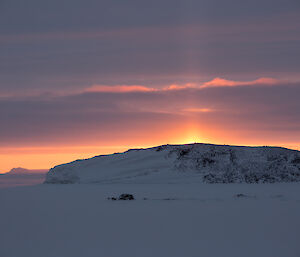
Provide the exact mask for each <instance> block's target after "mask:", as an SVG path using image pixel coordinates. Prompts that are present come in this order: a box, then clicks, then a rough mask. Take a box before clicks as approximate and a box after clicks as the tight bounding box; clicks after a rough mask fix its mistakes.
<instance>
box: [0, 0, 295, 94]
mask: <svg viewBox="0 0 300 257" xmlns="http://www.w3.org/2000/svg"><path fill="white" fill-rule="evenodd" d="M299 10H300V4H299V1H298V0H297V1H296V0H272V1H271V0H260V1H258V0H255V1H250V0H249V1H248V0H247V1H238V0H227V1H223V0H213V1H212V0H201V1H196V0H180V1H176V0H175V1H174V0H166V1H140V0H132V1H108V0H107V1H96V0H88V1H82V0H81V1H79V0H76V1H75V0H60V1H58V0H54V1H40V0H28V1H8V0H4V1H1V4H0V52H1V56H0V58H1V59H0V93H1V92H9V91H16V90H20V91H26V90H32V89H35V88H43V89H48V90H49V89H53V88H56V89H61V88H66V89H70V88H73V89H74V88H80V87H82V86H87V85H91V84H121V83H122V84H148V85H149V84H163V83H173V82H177V81H179V80H187V81H191V79H192V78H194V79H195V80H196V81H197V80H199V79H200V80H201V79H202V80H208V79H210V78H211V77H216V76H226V77H228V78H232V79H239V78H241V77H243V76H244V77H245V78H247V79H248V78H251V79H253V78H254V77H261V76H281V74H283V75H284V74H285V73H292V74H294V76H297V74H298V75H299V68H300V48H299V47H298V46H299V43H300V36H299V35H300V18H299V15H298V14H299Z"/></svg>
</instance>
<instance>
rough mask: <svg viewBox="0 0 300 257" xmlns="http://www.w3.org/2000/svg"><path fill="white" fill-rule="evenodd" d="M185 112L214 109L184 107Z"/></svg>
mask: <svg viewBox="0 0 300 257" xmlns="http://www.w3.org/2000/svg"><path fill="white" fill-rule="evenodd" d="M183 111H184V112H196V113H197V112H213V111H214V110H213V109H210V108H187V109H183Z"/></svg>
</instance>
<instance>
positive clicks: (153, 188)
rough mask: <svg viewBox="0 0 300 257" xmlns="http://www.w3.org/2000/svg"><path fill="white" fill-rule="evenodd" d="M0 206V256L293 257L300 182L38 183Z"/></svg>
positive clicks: (2, 198) (297, 248)
mask: <svg viewBox="0 0 300 257" xmlns="http://www.w3.org/2000/svg"><path fill="white" fill-rule="evenodd" d="M122 193H129V194H133V195H134V197H135V199H136V200H133V201H111V200H108V199H107V198H108V197H112V196H119V195H120V194H122ZM144 198H147V200H144ZM0 203H1V212H0V217H1V218H0V256H1V257H201V256H204V257H254V256H255V257H299V256H300V244H299V238H300V219H299V217H300V183H274V184H199V183H194V184H192V183H186V184H185V183H182V184H128V183H127V184H116V183H114V184H102V185H99V184H73V185H56V184H55V185H53V184H43V185H37V186H30V187H17V188H4V189H3V188H2V189H0Z"/></svg>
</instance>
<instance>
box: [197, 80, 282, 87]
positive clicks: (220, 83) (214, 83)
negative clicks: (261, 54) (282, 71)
mask: <svg viewBox="0 0 300 257" xmlns="http://www.w3.org/2000/svg"><path fill="white" fill-rule="evenodd" d="M281 82H282V81H280V80H277V79H274V78H259V79H256V80H253V81H234V80H227V79H222V78H214V79H213V80H211V81H208V82H205V83H203V84H202V85H201V88H206V87H235V86H251V85H279V84H280V83H281Z"/></svg>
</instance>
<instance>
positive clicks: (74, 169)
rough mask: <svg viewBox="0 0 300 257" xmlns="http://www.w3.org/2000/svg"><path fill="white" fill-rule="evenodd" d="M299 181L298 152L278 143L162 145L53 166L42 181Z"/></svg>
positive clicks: (299, 155)
mask: <svg viewBox="0 0 300 257" xmlns="http://www.w3.org/2000/svg"><path fill="white" fill-rule="evenodd" d="M188 181H190V182H206V183H242V182H245V183H274V182H296V181H300V152H299V151H296V150H289V149H285V148H280V147H244V146H227V145H211V144H189V145H163V146H158V147H153V148H148V149H132V150H128V151H127V152H124V153H117V154H111V155H102V156H96V157H94V158H91V159H86V160H77V161H74V162H71V163H68V164H62V165H59V166H56V167H54V168H52V169H50V171H49V172H48V173H47V176H46V180H45V183H119V182H123V183H124V182H128V183H153V182H155V183H165V182H168V183H177V182H188Z"/></svg>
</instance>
